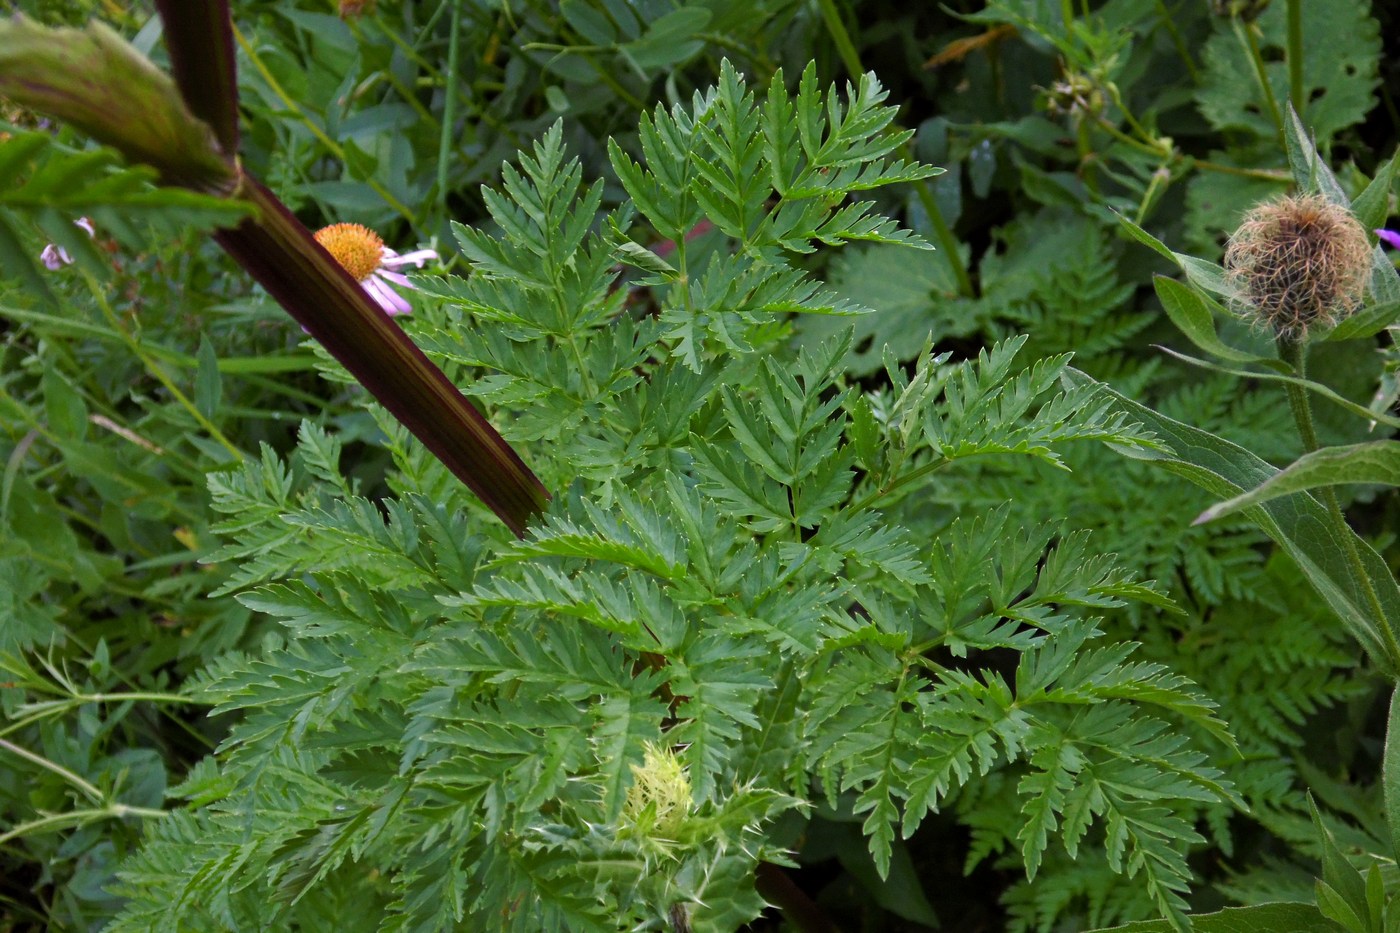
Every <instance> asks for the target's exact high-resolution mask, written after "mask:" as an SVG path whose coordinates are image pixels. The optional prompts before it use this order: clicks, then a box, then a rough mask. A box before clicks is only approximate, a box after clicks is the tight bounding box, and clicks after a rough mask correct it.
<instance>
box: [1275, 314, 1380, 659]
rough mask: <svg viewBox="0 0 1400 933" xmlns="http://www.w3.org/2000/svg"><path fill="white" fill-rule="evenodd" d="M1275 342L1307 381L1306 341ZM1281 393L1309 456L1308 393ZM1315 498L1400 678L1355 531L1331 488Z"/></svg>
mask: <svg viewBox="0 0 1400 933" xmlns="http://www.w3.org/2000/svg"><path fill="white" fill-rule="evenodd" d="M1277 343H1278V351H1279V357H1280V359H1282V360H1284V362H1286V363H1288V364H1289V365H1290V366H1292V367H1293V371H1294V374H1295V375H1296V376H1297V378H1298V379H1299V380H1303V379H1306V378H1307V359H1308V356H1307V344H1306V339H1305V338H1304V339H1298V340H1294V339H1290V338H1288V337H1283V336H1280V337H1279V338H1278V341H1277ZM1284 390H1285V392H1286V393H1287V394H1288V407H1289V409H1290V410H1291V411H1292V412H1293V421H1294V423H1295V424H1296V425H1297V426H1298V436H1299V437H1300V438H1301V439H1302V441H1303V452H1304V453H1312V452H1313V451H1315V450H1317V449H1318V447H1319V444H1318V440H1317V428H1316V427H1315V426H1314V424H1313V415H1312V402H1311V401H1310V400H1309V398H1308V393H1307V390H1306V389H1305V388H1304V387H1303V386H1302V384H1301V382H1286V383H1284ZM1318 497H1319V498H1320V499H1321V500H1322V505H1323V507H1324V508H1325V509H1326V510H1327V517H1328V521H1329V522H1330V523H1331V525H1332V532H1333V534H1334V535H1335V537H1336V538H1337V540H1338V541H1340V542H1342V549H1343V550H1344V551H1345V552H1346V559H1347V563H1348V564H1349V565H1350V567H1351V572H1352V573H1353V574H1354V575H1355V576H1356V579H1357V582H1358V583H1360V584H1361V588H1362V590H1363V591H1364V592H1365V594H1366V600H1367V602H1369V603H1370V608H1371V614H1372V616H1373V617H1374V618H1375V621H1376V626H1377V628H1379V629H1380V634H1381V639H1382V641H1383V642H1384V644H1385V649H1386V652H1387V653H1388V654H1389V655H1390V656H1389V657H1388V658H1385V659H1384V661H1385V662H1386V666H1387V667H1388V668H1389V672H1390V675H1391V676H1392V677H1395V678H1397V679H1400V642H1397V641H1396V638H1395V632H1394V631H1392V630H1391V627H1390V620H1389V619H1387V618H1386V614H1385V609H1384V607H1383V606H1382V605H1381V601H1380V597H1379V596H1378V595H1377V594H1376V589H1375V586H1374V585H1373V584H1372V582H1371V577H1370V575H1369V574H1367V573H1366V567H1365V565H1364V564H1363V563H1362V562H1361V552H1360V551H1358V550H1357V548H1356V532H1354V531H1352V530H1351V526H1350V525H1348V524H1347V522H1346V517H1345V516H1344V515H1343V514H1342V507H1341V504H1340V503H1339V502H1338V501H1337V493H1336V490H1334V489H1333V488H1332V487H1330V486H1327V487H1323V488H1322V489H1320V490H1318Z"/></svg>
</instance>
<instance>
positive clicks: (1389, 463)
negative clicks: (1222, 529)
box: [1195, 441, 1400, 525]
mask: <svg viewBox="0 0 1400 933" xmlns="http://www.w3.org/2000/svg"><path fill="white" fill-rule="evenodd" d="M1343 483H1379V484H1384V485H1387V486H1400V441H1372V442H1371V443H1368V444H1352V445H1351V446H1348V447H1325V448H1323V449H1322V450H1315V451H1313V452H1312V453H1309V454H1304V455H1303V456H1302V457H1299V458H1298V459H1297V460H1296V461H1295V462H1293V463H1291V464H1289V465H1288V466H1287V467H1286V468H1285V469H1283V470H1282V471H1280V472H1278V473H1275V474H1274V475H1273V476H1272V477H1270V478H1269V479H1268V480H1267V481H1265V482H1264V483H1262V484H1260V485H1258V486H1256V487H1254V488H1253V489H1251V490H1249V492H1247V493H1245V494H1244V495H1241V496H1236V497H1235V498H1233V499H1227V500H1226V501H1224V502H1220V503H1217V504H1215V505H1213V506H1211V507H1210V508H1208V509H1206V510H1205V511H1204V512H1202V513H1201V514H1200V517H1199V518H1197V519H1196V521H1195V524H1197V525H1199V524H1202V523H1203V522H1209V521H1214V520H1215V519H1217V518H1221V517H1222V516H1225V515H1233V514H1234V513H1236V512H1238V511H1240V510H1241V509H1246V508H1249V507H1250V506H1251V505H1259V504H1260V503H1261V502H1268V501H1269V500H1270V499H1277V498H1278V497H1279V496H1286V495H1290V494H1292V493H1295V492H1303V491H1305V490H1308V489H1316V488H1318V487H1321V486H1337V485H1341V484H1343Z"/></svg>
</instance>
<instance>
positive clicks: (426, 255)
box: [379, 247, 438, 269]
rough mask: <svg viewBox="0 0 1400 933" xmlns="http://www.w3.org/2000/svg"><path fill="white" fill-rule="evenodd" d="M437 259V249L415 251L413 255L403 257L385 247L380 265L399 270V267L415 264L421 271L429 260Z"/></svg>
mask: <svg viewBox="0 0 1400 933" xmlns="http://www.w3.org/2000/svg"><path fill="white" fill-rule="evenodd" d="M436 258H438V254H437V250H435V249H419V250H414V251H413V252H411V253H404V254H403V255H402V256H401V255H399V254H398V253H396V252H394V251H393V250H391V249H389V248H388V247H385V249H384V258H383V259H381V260H379V264H380V266H381V267H387V268H390V269H397V268H398V267H399V266H406V265H408V264H409V263H413V264H414V265H415V266H417V267H418V268H420V269H421V268H423V264H424V263H425V262H427V261H428V260H429V259H436Z"/></svg>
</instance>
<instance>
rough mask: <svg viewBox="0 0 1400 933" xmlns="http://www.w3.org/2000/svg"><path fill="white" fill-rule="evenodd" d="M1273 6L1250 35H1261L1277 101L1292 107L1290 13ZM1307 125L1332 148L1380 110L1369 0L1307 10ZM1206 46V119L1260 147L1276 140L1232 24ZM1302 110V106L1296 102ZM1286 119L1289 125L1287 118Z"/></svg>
mask: <svg viewBox="0 0 1400 933" xmlns="http://www.w3.org/2000/svg"><path fill="white" fill-rule="evenodd" d="M1289 5H1290V4H1285V3H1273V4H1270V5H1269V6H1268V8H1267V9H1266V10H1265V11H1264V13H1263V15H1262V16H1260V17H1259V19H1258V20H1256V21H1255V23H1254V24H1253V25H1252V26H1250V27H1246V28H1257V29H1258V31H1259V45H1260V52H1261V54H1262V55H1263V56H1264V62H1265V64H1264V71H1265V73H1266V75H1267V78H1268V83H1269V87H1270V88H1271V89H1272V91H1273V98H1274V100H1275V101H1276V102H1277V105H1278V108H1279V109H1280V110H1282V109H1284V108H1286V107H1287V105H1288V94H1289V88H1288V61H1287V54H1288V53H1287V25H1286V12H1285V7H1287V6H1289ZM1301 7H1302V15H1303V85H1304V93H1305V94H1306V95H1307V100H1306V105H1305V106H1303V117H1304V119H1305V120H1306V121H1307V123H1308V125H1309V126H1311V127H1313V130H1314V132H1316V133H1317V136H1318V139H1319V140H1320V141H1321V142H1322V143H1323V144H1324V146H1326V145H1327V144H1328V143H1330V142H1331V140H1332V139H1333V137H1335V136H1336V134H1337V133H1338V132H1339V131H1340V130H1343V129H1346V128H1347V127H1349V126H1352V125H1354V124H1356V123H1358V122H1359V121H1361V120H1362V119H1364V118H1365V116H1366V114H1367V112H1369V111H1370V109H1371V106H1372V104H1373V102H1374V99H1375V96H1374V93H1373V92H1374V90H1375V87H1376V84H1377V75H1376V72H1377V62H1378V60H1379V57H1380V51H1381V44H1380V28H1379V26H1378V25H1377V23H1376V20H1375V18H1374V17H1373V16H1372V15H1371V10H1372V5H1371V4H1370V3H1369V2H1368V0H1328V2H1325V3H1302V4H1301ZM1216 23H1217V26H1216V31H1215V34H1214V35H1213V36H1211V37H1210V39H1209V40H1208V41H1207V42H1206V46H1205V51H1204V54H1203V56H1202V57H1203V59H1204V62H1205V73H1204V74H1203V75H1202V77H1201V81H1200V84H1199V87H1200V90H1199V91H1197V93H1196V100H1197V103H1198V105H1199V107H1200V110H1201V113H1202V114H1203V115H1204V116H1205V118H1206V119H1207V120H1209V121H1210V123H1211V125H1212V126H1214V127H1215V128H1216V129H1218V130H1247V131H1249V132H1252V133H1253V134H1254V135H1255V136H1257V137H1259V138H1261V139H1271V138H1273V137H1274V135H1275V131H1276V129H1277V127H1275V125H1274V122H1273V119H1272V117H1271V115H1270V111H1271V108H1270V107H1269V105H1268V103H1267V101H1266V100H1265V97H1264V93H1263V90H1262V89H1261V88H1260V86H1259V81H1258V78H1257V77H1256V76H1255V71H1254V65H1253V63H1252V62H1251V60H1250V53H1249V50H1248V49H1246V48H1245V47H1244V46H1243V45H1242V44H1241V42H1240V40H1239V37H1238V36H1237V35H1236V33H1235V30H1234V29H1233V28H1232V26H1231V25H1230V21H1229V19H1227V18H1226V17H1217V19H1216ZM1295 103H1296V102H1295ZM1285 119H1286V118H1285Z"/></svg>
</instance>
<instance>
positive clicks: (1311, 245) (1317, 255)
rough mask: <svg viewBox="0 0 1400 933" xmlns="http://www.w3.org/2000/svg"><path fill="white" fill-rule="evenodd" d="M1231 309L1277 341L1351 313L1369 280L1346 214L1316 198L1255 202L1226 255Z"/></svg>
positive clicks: (1366, 253)
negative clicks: (1232, 296)
mask: <svg viewBox="0 0 1400 933" xmlns="http://www.w3.org/2000/svg"><path fill="white" fill-rule="evenodd" d="M1225 271H1226V272H1227V274H1228V275H1229V276H1230V280H1231V284H1232V285H1233V286H1234V288H1235V293H1236V306H1237V308H1238V310H1239V311H1240V313H1241V314H1242V315H1244V316H1245V317H1246V318H1249V319H1250V320H1253V321H1256V322H1257V323H1259V324H1261V325H1263V326H1265V327H1267V328H1269V329H1270V330H1272V331H1273V332H1274V333H1275V334H1277V335H1278V336H1280V337H1284V338H1287V339H1290V340H1302V339H1304V338H1305V337H1306V336H1307V334H1308V331H1310V330H1311V329H1313V328H1314V327H1331V326H1332V325H1334V324H1336V323H1337V322H1338V321H1340V320H1341V319H1342V318H1344V317H1346V316H1347V315H1349V314H1351V313H1352V312H1353V311H1355V310H1356V308H1357V306H1358V305H1360V303H1361V299H1362V298H1363V297H1364V296H1365V293H1366V286H1367V284H1368V283H1369V282H1370V278H1371V245H1370V243H1369V242H1368V241H1367V239H1366V231H1365V230H1364V229H1363V228H1362V226H1361V224H1360V223H1358V222H1357V220H1356V218H1355V217H1353V216H1352V214H1351V212H1350V211H1348V210H1347V209H1346V208H1345V207H1342V206H1341V205H1339V204H1334V203H1332V202H1331V201H1329V200H1327V199H1326V198H1325V197H1323V196H1322V195H1319V194H1308V195H1298V196H1296V197H1287V198H1283V199H1281V200H1278V201H1271V202H1269V203H1266V204H1260V205H1258V206H1257V207H1255V208H1254V209H1253V210H1251V211H1250V212H1249V213H1248V214H1246V215H1245V218H1244V223H1242V224H1240V227H1239V229H1238V230H1236V231H1235V233H1234V235H1233V236H1231V237H1230V244H1229V246H1227V247H1226V249H1225Z"/></svg>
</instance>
